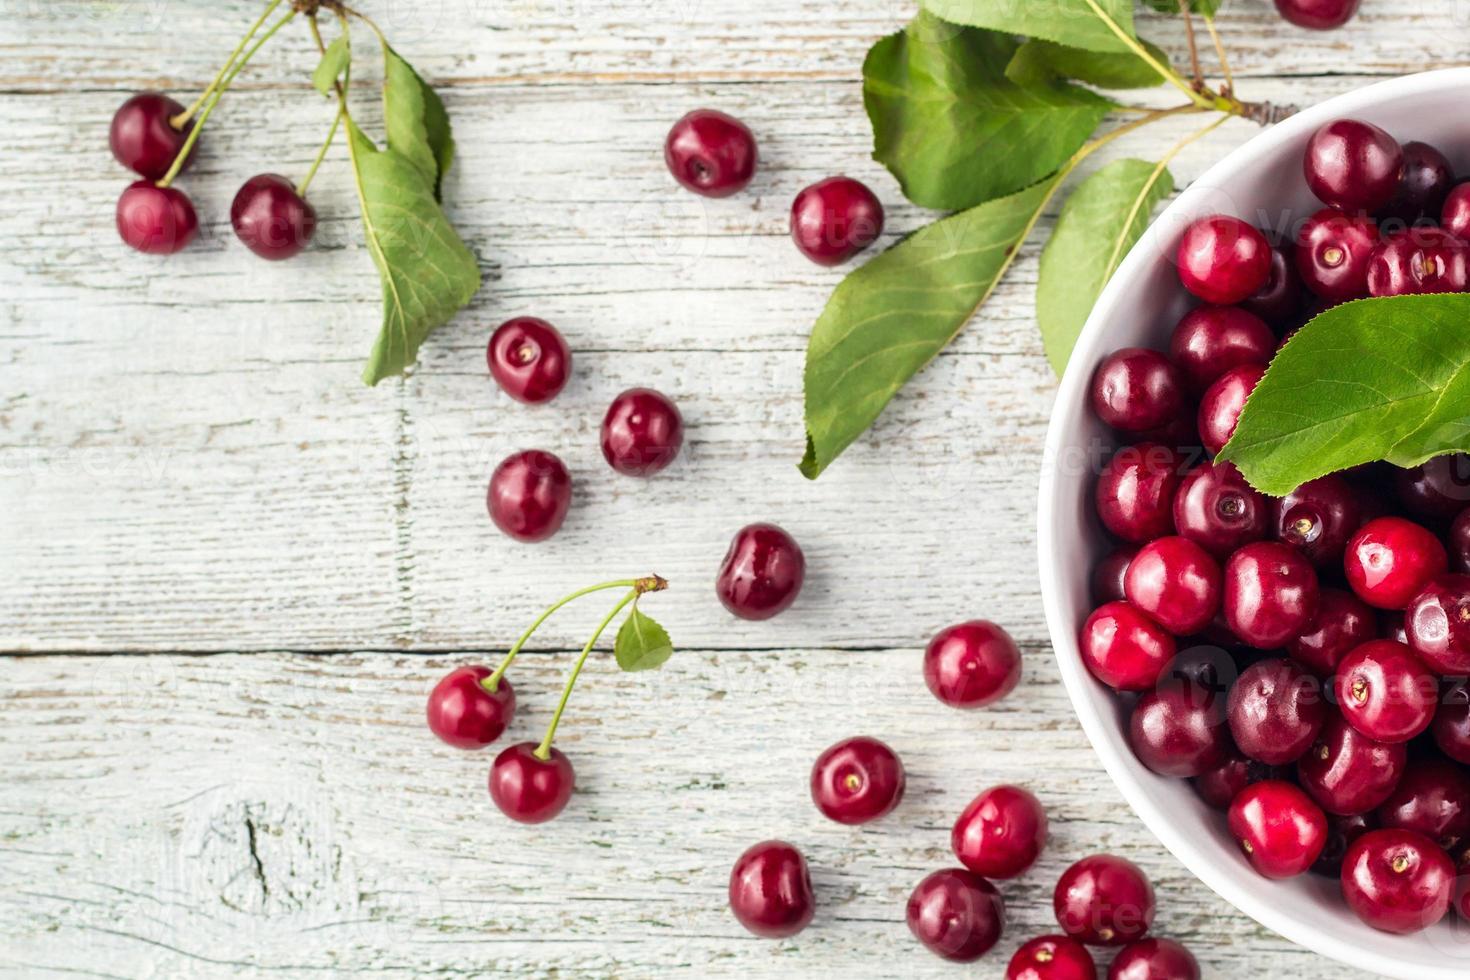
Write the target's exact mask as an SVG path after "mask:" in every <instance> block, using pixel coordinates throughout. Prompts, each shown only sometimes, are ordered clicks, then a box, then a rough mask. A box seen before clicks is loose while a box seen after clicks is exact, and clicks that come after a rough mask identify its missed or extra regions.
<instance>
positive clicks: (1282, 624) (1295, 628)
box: [1223, 541, 1319, 650]
mask: <svg viewBox="0 0 1470 980" xmlns="http://www.w3.org/2000/svg"><path fill="white" fill-rule="evenodd" d="M1318 594H1319V587H1318V584H1317V573H1316V571H1315V570H1313V568H1312V565H1311V563H1310V562H1308V561H1307V560H1306V559H1305V558H1303V557H1302V555H1301V553H1300V552H1299V551H1297V550H1296V549H1295V548H1292V547H1290V546H1289V545H1284V544H1282V543H1281V542H1279V541H1257V542H1255V543H1254V544H1248V545H1246V546H1245V547H1243V548H1241V549H1240V550H1238V551H1236V552H1235V553H1234V554H1233V555H1231V556H1230V558H1229V560H1228V561H1226V562H1225V590H1224V599H1223V609H1224V611H1225V622H1226V623H1227V624H1228V625H1229V626H1230V629H1231V631H1232V632H1234V633H1235V635H1236V636H1238V637H1240V639H1241V640H1242V641H1244V642H1245V643H1247V644H1249V645H1251V646H1253V647H1258V648H1260V649H1262V650H1271V649H1275V648H1277V647H1280V646H1281V645H1283V644H1284V643H1286V641H1288V640H1290V639H1292V638H1293V637H1295V636H1298V635H1299V634H1300V633H1301V632H1302V631H1303V630H1304V629H1306V627H1307V624H1309V623H1310V622H1311V621H1312V617H1313V616H1314V615H1316V613H1317V601H1318Z"/></svg>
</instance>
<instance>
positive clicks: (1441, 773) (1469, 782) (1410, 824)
mask: <svg viewBox="0 0 1470 980" xmlns="http://www.w3.org/2000/svg"><path fill="white" fill-rule="evenodd" d="M1377 815H1378V821H1379V824H1380V825H1381V826H1383V827H1384V828H1387V829H1393V830H1412V831H1414V832H1415V833H1417V834H1423V835H1424V836H1425V837H1428V838H1429V839H1430V840H1432V841H1434V842H1435V843H1437V844H1439V846H1440V847H1443V848H1444V849H1445V850H1447V851H1451V852H1453V851H1454V850H1455V849H1456V848H1457V847H1459V846H1461V845H1462V844H1464V843H1465V842H1466V838H1467V837H1470V776H1467V775H1466V774H1465V770H1464V769H1463V768H1462V767H1461V766H1460V765H1459V764H1458V763H1455V762H1450V761H1448V760H1446V759H1424V760H1420V761H1418V762H1413V763H1410V764H1409V768H1408V769H1407V771H1405V772H1404V777H1403V779H1401V780H1400V781H1399V784H1398V786H1397V787H1395V788H1394V791H1393V792H1392V793H1391V794H1390V795H1389V797H1388V799H1386V800H1384V801H1383V804H1382V805H1381V806H1380V807H1379V808H1378V814H1377Z"/></svg>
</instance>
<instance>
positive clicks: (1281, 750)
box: [1226, 659, 1328, 766]
mask: <svg viewBox="0 0 1470 980" xmlns="http://www.w3.org/2000/svg"><path fill="white" fill-rule="evenodd" d="M1226 712H1227V715H1228V717H1229V719H1230V734H1231V736H1232V737H1233V738H1234V739H1235V744H1236V746H1237V747H1239V749H1240V751H1242V752H1244V753H1245V754H1246V755H1248V756H1250V757H1251V758H1252V759H1255V760H1257V761H1258V762H1264V763H1266V764H1267V765H1269V766H1284V765H1286V764H1287V763H1289V762H1295V761H1296V760H1297V759H1299V758H1301V756H1302V755H1303V754H1304V753H1305V752H1306V751H1307V750H1308V749H1309V748H1311V747H1312V743H1313V742H1315V741H1316V740H1317V735H1318V733H1320V732H1321V731H1322V725H1323V723H1324V722H1325V721H1326V718H1327V713H1328V712H1327V704H1326V699H1325V698H1324V697H1323V693H1322V684H1321V682H1320V681H1319V680H1317V678H1315V677H1313V676H1312V675H1311V674H1309V673H1307V672H1306V671H1305V670H1303V669H1302V667H1301V666H1300V665H1299V664H1297V663H1296V662H1295V661H1293V660H1285V659H1273V660H1262V661H1259V662H1257V663H1254V664H1252V665H1251V666H1249V667H1247V668H1246V669H1245V670H1243V671H1241V674H1240V679H1239V680H1237V681H1236V682H1235V684H1234V686H1233V687H1231V688H1230V698H1229V701H1228V703H1227V705H1226Z"/></svg>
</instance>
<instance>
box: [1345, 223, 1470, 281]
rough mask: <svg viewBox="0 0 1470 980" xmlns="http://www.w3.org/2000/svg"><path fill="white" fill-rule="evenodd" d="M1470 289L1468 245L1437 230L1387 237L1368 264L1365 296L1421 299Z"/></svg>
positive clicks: (1428, 229) (1410, 230) (1415, 229)
mask: <svg viewBox="0 0 1470 980" xmlns="http://www.w3.org/2000/svg"><path fill="white" fill-rule="evenodd" d="M1467 289H1470V246H1467V245H1466V244H1465V243H1464V242H1462V241H1460V240H1459V239H1458V238H1456V237H1455V236H1454V235H1451V234H1450V233H1449V232H1447V231H1443V230H1441V229H1439V228H1410V229H1408V230H1407V231H1401V232H1398V233H1396V234H1393V235H1390V236H1389V237H1388V238H1387V239H1385V240H1384V241H1383V243H1382V244H1380V245H1379V246H1378V248H1376V249H1374V251H1373V257H1372V258H1371V259H1370V260H1369V262H1368V295H1370V296H1422V295H1426V294H1429V293H1463V292H1465V291H1466V290H1467Z"/></svg>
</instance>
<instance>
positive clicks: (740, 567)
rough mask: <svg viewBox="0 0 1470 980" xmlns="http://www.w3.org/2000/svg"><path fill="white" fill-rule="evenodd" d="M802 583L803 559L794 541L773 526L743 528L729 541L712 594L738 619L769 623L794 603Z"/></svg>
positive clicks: (799, 548)
mask: <svg viewBox="0 0 1470 980" xmlns="http://www.w3.org/2000/svg"><path fill="white" fill-rule="evenodd" d="M805 579H806V555H804V554H802V551H801V546H800V545H798V544H797V543H796V539H795V538H793V537H792V536H791V535H789V534H787V533H786V532H785V531H784V530H783V529H781V528H779V527H777V526H776V525H774V524H747V525H746V526H745V527H742V528H741V529H740V530H739V531H736V532H735V537H733V538H732V539H730V547H729V549H728V550H727V551H726V552H725V559H724V561H722V562H720V573H719V575H718V576H717V577H716V578H715V592H716V593H717V594H718V595H719V597H720V602H722V603H724V606H725V608H726V609H728V610H730V612H732V613H733V614H735V615H736V616H739V617H740V618H741V619H753V620H760V619H770V618H771V617H772V616H775V615H776V614H777V613H781V612H784V611H785V610H786V609H788V608H789V607H790V606H791V604H792V603H793V602H795V601H796V597H797V595H798V594H799V593H800V592H801V583H802V582H803V581H804V580H805Z"/></svg>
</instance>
